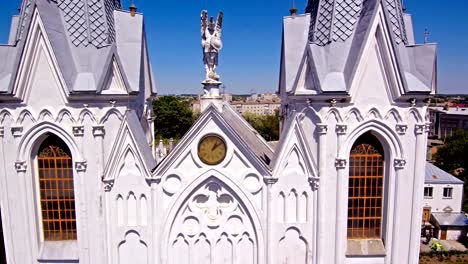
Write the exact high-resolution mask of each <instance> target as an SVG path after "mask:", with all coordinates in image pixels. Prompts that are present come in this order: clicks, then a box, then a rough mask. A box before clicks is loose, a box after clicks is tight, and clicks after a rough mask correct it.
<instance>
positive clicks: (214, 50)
mask: <svg viewBox="0 0 468 264" xmlns="http://www.w3.org/2000/svg"><path fill="white" fill-rule="evenodd" d="M222 25H223V12H219V14H218V19H217V21H216V24H215V23H214V20H213V17H210V21H208V11H206V10H203V11H202V13H201V35H202V49H203V63H204V64H205V70H206V80H205V82H207V83H217V82H219V75H218V74H217V73H216V66H218V53H219V51H220V50H221V48H222V47H223V42H222V41H221V27H222Z"/></svg>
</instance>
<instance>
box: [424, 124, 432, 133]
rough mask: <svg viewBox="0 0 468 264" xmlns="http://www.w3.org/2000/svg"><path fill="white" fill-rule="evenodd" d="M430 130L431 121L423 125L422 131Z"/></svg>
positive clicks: (427, 131)
mask: <svg viewBox="0 0 468 264" xmlns="http://www.w3.org/2000/svg"><path fill="white" fill-rule="evenodd" d="M430 131H431V122H428V123H426V126H425V127H424V132H426V133H429V132H430Z"/></svg>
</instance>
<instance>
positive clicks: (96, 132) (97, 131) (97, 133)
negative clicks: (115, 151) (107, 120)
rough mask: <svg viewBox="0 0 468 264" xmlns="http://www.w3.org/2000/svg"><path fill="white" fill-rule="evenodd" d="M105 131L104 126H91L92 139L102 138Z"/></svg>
mask: <svg viewBox="0 0 468 264" xmlns="http://www.w3.org/2000/svg"><path fill="white" fill-rule="evenodd" d="M105 134H106V130H105V129H104V126H93V136H94V137H104V135H105Z"/></svg>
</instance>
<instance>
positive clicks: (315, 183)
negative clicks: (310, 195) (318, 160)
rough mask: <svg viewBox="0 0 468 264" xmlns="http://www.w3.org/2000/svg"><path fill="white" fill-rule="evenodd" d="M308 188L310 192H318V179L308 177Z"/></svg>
mask: <svg viewBox="0 0 468 264" xmlns="http://www.w3.org/2000/svg"><path fill="white" fill-rule="evenodd" d="M308 181H309V184H310V187H311V188H312V191H316V190H318V188H319V187H320V178H317V177H309V179H308Z"/></svg>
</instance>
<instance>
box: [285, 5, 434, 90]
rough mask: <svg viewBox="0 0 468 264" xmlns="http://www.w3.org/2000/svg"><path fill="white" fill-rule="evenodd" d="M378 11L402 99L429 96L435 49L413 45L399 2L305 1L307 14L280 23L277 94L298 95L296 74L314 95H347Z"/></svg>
mask: <svg viewBox="0 0 468 264" xmlns="http://www.w3.org/2000/svg"><path fill="white" fill-rule="evenodd" d="M380 5H381V6H382V7H383V10H384V14H385V19H386V20H387V25H389V27H390V31H391V32H390V34H391V38H392V40H391V41H392V42H393V44H394V47H393V48H394V50H395V52H396V53H397V56H398V61H397V63H398V64H399V67H398V68H399V69H398V70H399V71H400V75H401V76H402V78H403V82H404V83H403V85H404V88H405V91H404V93H411V92H419V93H421V92H423V93H432V92H434V89H433V88H434V87H433V85H434V76H435V74H436V72H435V63H436V45H433V44H426V45H413V42H414V36H412V34H413V26H412V20H411V16H409V15H407V14H404V13H403V11H402V7H401V2H400V0H366V1H363V0H309V1H308V5H307V8H306V14H304V15H296V16H289V17H285V18H284V22H283V55H282V63H281V64H282V65H281V76H280V92H282V93H290V94H298V93H296V89H297V86H298V83H301V82H300V81H299V76H300V75H301V73H306V74H307V77H306V83H305V87H306V89H307V90H311V91H314V92H315V94H323V93H347V92H349V88H350V84H351V81H352V79H353V78H354V74H355V72H356V69H357V66H358V64H357V63H358V62H359V61H360V57H361V56H362V52H363V50H364V45H365V43H366V41H367V39H368V38H369V37H370V35H369V34H370V30H371V28H372V27H371V26H372V25H371V24H372V21H374V19H375V18H376V15H377V11H378V9H379V6H380Z"/></svg>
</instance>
